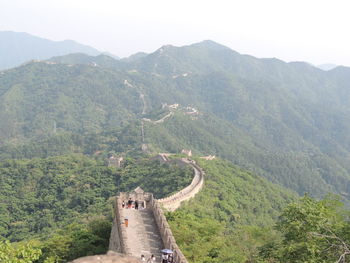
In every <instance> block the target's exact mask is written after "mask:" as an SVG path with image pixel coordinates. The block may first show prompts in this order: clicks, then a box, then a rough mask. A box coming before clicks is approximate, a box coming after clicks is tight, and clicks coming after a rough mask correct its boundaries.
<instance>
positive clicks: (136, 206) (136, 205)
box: [135, 200, 139, 210]
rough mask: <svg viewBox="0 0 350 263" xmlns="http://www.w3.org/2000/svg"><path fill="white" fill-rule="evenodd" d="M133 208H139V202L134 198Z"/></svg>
mask: <svg viewBox="0 0 350 263" xmlns="http://www.w3.org/2000/svg"><path fill="white" fill-rule="evenodd" d="M135 209H136V210H138V209H139V202H138V201H137V200H136V201H135Z"/></svg>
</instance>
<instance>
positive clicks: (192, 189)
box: [158, 158, 204, 211]
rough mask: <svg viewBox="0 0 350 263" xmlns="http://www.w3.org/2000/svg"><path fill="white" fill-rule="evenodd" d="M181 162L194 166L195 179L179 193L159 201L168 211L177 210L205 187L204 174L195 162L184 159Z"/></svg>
mask: <svg viewBox="0 0 350 263" xmlns="http://www.w3.org/2000/svg"><path fill="white" fill-rule="evenodd" d="M181 161H182V162H183V163H185V164H189V165H191V166H192V168H193V170H194V177H193V179H192V182H191V184H190V185H188V186H186V187H185V188H184V189H182V190H181V191H179V192H176V193H175V194H173V195H171V196H168V197H166V198H162V199H158V202H159V203H160V204H161V205H162V206H163V207H164V208H165V209H167V210H169V211H174V210H176V209H177V208H178V207H179V206H180V205H181V203H182V202H183V201H186V200H189V199H191V198H192V197H194V196H195V195H196V194H197V193H198V192H199V191H200V190H201V189H202V187H203V185H204V172H203V170H202V169H201V168H200V167H199V166H198V165H197V164H196V163H195V161H193V160H189V159H187V158H182V159H181Z"/></svg>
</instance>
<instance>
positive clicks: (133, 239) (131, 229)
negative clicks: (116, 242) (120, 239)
mask: <svg viewBox="0 0 350 263" xmlns="http://www.w3.org/2000/svg"><path fill="white" fill-rule="evenodd" d="M121 213H122V218H127V219H128V221H129V225H128V227H125V225H124V224H123V225H122V227H123V228H125V230H126V236H127V239H126V249H127V254H129V255H131V256H134V257H138V258H140V257H141V255H144V256H145V257H146V260H147V259H149V257H150V256H151V255H152V254H154V255H155V256H156V262H160V257H161V253H160V250H162V249H163V248H164V247H163V242H162V239H161V237H160V234H159V230H158V228H157V223H156V222H155V219H154V216H153V213H152V211H150V210H148V209H143V210H135V209H122V211H121Z"/></svg>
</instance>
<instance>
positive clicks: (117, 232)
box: [109, 193, 126, 253]
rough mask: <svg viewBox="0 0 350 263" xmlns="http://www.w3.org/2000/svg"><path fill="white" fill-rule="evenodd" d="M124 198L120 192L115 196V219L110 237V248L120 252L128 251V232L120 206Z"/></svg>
mask: <svg viewBox="0 0 350 263" xmlns="http://www.w3.org/2000/svg"><path fill="white" fill-rule="evenodd" d="M123 200H124V194H123V193H120V195H119V196H117V197H116V198H115V202H114V219H113V224H112V230H111V236H110V238H109V250H111V251H114V252H118V253H126V248H125V241H124V239H125V238H126V233H125V229H123V228H122V227H121V226H122V223H124V222H122V220H123V217H122V216H121V214H120V207H121V205H122V202H123Z"/></svg>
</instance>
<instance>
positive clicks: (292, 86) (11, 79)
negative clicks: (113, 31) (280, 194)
mask: <svg viewBox="0 0 350 263" xmlns="http://www.w3.org/2000/svg"><path fill="white" fill-rule="evenodd" d="M349 76H350V69H349V68H346V67H338V68H335V69H333V70H330V71H322V70H320V69H318V68H315V67H313V66H311V65H309V64H307V63H301V62H294V63H285V62H283V61H280V60H277V59H257V58H254V57H252V56H247V55H241V54H239V53H237V52H235V51H233V50H230V49H229V48H227V47H224V46H222V45H220V44H217V43H215V42H212V41H203V42H201V43H197V44H193V45H189V46H184V47H174V46H164V47H162V48H160V49H158V50H157V51H155V52H154V53H151V54H141V55H140V56H134V57H132V58H131V59H129V60H128V59H124V60H122V61H117V60H113V59H112V58H110V57H106V56H97V57H89V56H86V55H83V54H75V55H68V56H64V57H56V58H53V59H51V60H50V61H47V62H41V63H30V64H27V65H25V66H22V67H19V68H16V69H12V70H8V71H3V72H1V75H0V109H1V111H0V119H1V121H2V125H1V127H0V138H1V139H2V141H1V145H2V147H5V148H2V149H7V150H6V151H7V153H6V152H4V153H3V154H2V155H3V156H16V155H21V154H22V155H23V153H20V154H19V153H18V151H17V150H16V149H26V150H27V149H28V150H29V151H30V148H31V147H32V146H31V144H32V143H33V141H35V142H43V143H45V140H46V143H47V142H48V141H50V140H51V142H52V140H55V139H52V138H61V139H60V140H62V138H65V139H63V141H64V140H68V141H72V140H74V146H71V145H69V143H67V144H65V143H63V145H62V147H61V149H57V151H56V150H53V151H51V152H50V150H46V151H47V152H46V153H45V152H44V151H43V149H44V148H43V147H42V149H41V150H40V149H38V148H36V149H32V150H33V151H34V152H35V151H38V152H40V151H41V153H40V155H39V156H50V155H54V154H55V153H56V154H57V153H58V152H62V153H66V152H69V151H75V152H84V153H89V154H92V152H93V151H95V152H96V151H99V150H101V149H108V150H113V151H116V152H123V151H124V150H126V151H133V150H132V149H136V148H137V149H140V147H141V144H142V138H141V122H140V120H141V119H142V118H143V117H145V116H146V114H150V116H151V118H157V114H154V112H155V111H157V110H158V109H159V107H160V106H161V105H162V104H163V105H164V104H165V103H167V104H168V105H171V104H176V103H179V104H180V105H181V106H182V107H186V106H191V107H195V108H196V109H197V110H198V111H199V113H200V114H199V117H198V119H197V120H193V121H189V120H190V119H191V118H185V117H181V116H175V118H169V119H168V120H166V121H165V122H164V123H160V124H159V125H157V126H154V127H151V126H152V123H145V132H146V137H145V140H146V143H147V144H148V149H151V150H152V149H153V150H161V151H166V150H167V151H175V152H176V151H179V150H181V149H180V148H182V147H186V148H191V149H193V150H194V151H195V152H197V153H201V154H215V155H217V156H220V157H224V158H226V159H229V160H231V161H233V162H234V163H236V164H239V165H242V166H243V167H245V168H247V169H250V170H251V171H254V172H256V173H257V174H259V175H263V176H265V177H266V178H268V179H269V180H271V181H272V182H276V183H279V184H282V185H284V186H286V187H288V188H291V189H293V190H295V191H297V192H299V193H300V194H303V193H305V192H310V194H312V195H313V196H316V197H321V196H324V195H325V194H327V193H328V192H334V193H338V194H341V195H342V196H344V197H345V198H348V199H349V189H350V183H349V182H350V181H349V180H350V166H349V163H350V162H349V156H350V136H349V134H350V117H349V116H350V105H349V103H348V101H349V97H350V93H349V83H350V82H349V78H350V77H349ZM145 113H146V114H145ZM192 117H193V116H192ZM124 127H128V128H127V129H130V130H131V131H132V132H131V133H132V134H133V136H129V135H128V132H127V129H126V130H125V129H124ZM113 129H117V130H119V131H120V130H123V129H124V131H125V132H126V134H124V135H121V134H120V133H119V134H118V136H116V134H115V133H114V134H113V132H112V130H113ZM109 131H111V132H110V133H109V134H108V135H106V133H108V132H109ZM66 132H68V133H66ZM62 134H65V135H63V137H62ZM91 134H96V139H95V140H96V143H92V144H91V147H90V148H89V147H88V145H89V144H86V141H87V140H86V139H77V138H78V137H79V136H83V137H84V138H86V137H85V135H87V136H88V137H89V138H90V140H94V139H92V138H93V136H91ZM101 135H102V138H101ZM60 136H61V137H60ZM66 136H68V137H66ZM83 137H81V138H83ZM121 137H124V138H121ZM126 137H128V138H126ZM84 141H85V142H84ZM121 142H122V143H121ZM126 142H128V143H129V144H128V143H126ZM53 144H55V143H53ZM82 144H84V145H85V146H83V145H82ZM64 145H66V146H67V147H66V148H64ZM111 145H113V146H111ZM130 145H135V146H137V147H136V148H135V147H134V148H133V147H130ZM180 146H181V147H180ZM23 147H24V148H23ZM36 147H39V148H40V143H39V144H38V145H37V146H36ZM34 148H35V147H34ZM58 148H59V147H58ZM19 151H20V152H21V150H19ZM26 156H27V157H30V156H35V154H34V155H33V154H30V153H28V154H27V155H26Z"/></svg>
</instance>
